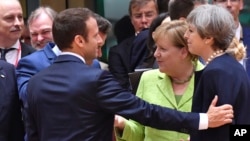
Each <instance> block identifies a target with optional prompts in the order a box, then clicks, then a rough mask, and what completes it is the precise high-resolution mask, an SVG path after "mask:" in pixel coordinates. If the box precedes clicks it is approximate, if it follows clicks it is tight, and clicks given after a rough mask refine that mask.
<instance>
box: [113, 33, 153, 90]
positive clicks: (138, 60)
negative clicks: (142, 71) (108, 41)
mask: <svg viewBox="0 0 250 141" xmlns="http://www.w3.org/2000/svg"><path fill="white" fill-rule="evenodd" d="M147 37H148V29H146V30H143V31H141V32H140V33H139V34H138V35H137V36H132V37H130V38H128V39H126V40H124V41H123V42H121V43H120V44H118V45H117V46H114V47H112V48H110V51H109V59H108V60H109V71H110V72H111V73H112V74H113V75H114V76H115V78H116V79H117V80H118V81H119V82H120V83H121V85H122V86H123V87H124V88H129V89H130V83H129V76H128V74H129V73H131V72H134V71H135V69H136V68H137V67H138V66H140V65H142V63H143V61H144V59H145V58H146V56H147V55H148V52H149V50H148V48H147Z"/></svg>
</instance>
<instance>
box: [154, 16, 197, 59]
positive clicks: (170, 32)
mask: <svg viewBox="0 0 250 141" xmlns="http://www.w3.org/2000/svg"><path fill="white" fill-rule="evenodd" d="M187 29H188V25H187V23H186V22H185V21H183V20H173V21H169V22H165V23H162V24H161V25H160V26H158V27H157V28H156V30H155V31H154V32H153V39H154V41H155V42H156V41H157V40H158V39H159V38H162V37H163V38H167V39H168V40H169V41H170V42H171V43H172V44H173V45H174V46H176V47H177V48H184V47H186V48H187V47H188V45H187V41H186V39H185V38H184V34H185V32H186V30H187ZM189 56H190V58H191V60H192V61H196V60H197V59H198V57H197V56H196V55H193V54H191V53H190V52H189Z"/></svg>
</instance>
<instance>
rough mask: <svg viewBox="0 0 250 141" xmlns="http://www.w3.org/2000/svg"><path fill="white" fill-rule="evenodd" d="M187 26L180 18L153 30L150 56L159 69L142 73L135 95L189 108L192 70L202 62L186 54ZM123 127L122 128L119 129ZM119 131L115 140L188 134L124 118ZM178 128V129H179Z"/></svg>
mask: <svg viewBox="0 0 250 141" xmlns="http://www.w3.org/2000/svg"><path fill="white" fill-rule="evenodd" d="M187 28H188V26H187V24H186V22H184V21H177V20H176V21H170V22H166V23H163V24H162V25H160V26H159V27H157V28H156V30H155V31H154V32H153V39H154V41H155V45H156V51H155V53H154V56H155V58H156V61H157V63H158V65H159V69H155V70H149V71H146V72H144V73H143V74H142V77H141V79H140V83H139V87H138V90H137V93H136V95H137V96H138V97H140V98H141V99H144V100H145V101H148V102H150V103H153V104H157V105H161V106H165V107H170V108H173V109H176V110H179V111H185V112H189V111H190V110H191V105H192V97H193V92H194V71H196V70H201V69H202V68H203V65H202V64H201V63H200V62H199V61H198V59H197V57H196V56H194V55H192V54H190V53H189V51H188V48H187V42H186V40H185V39H184V33H185V31H186V30H187ZM123 128H124V130H123ZM123 128H122V129H121V130H123V134H122V135H119V134H117V137H118V140H126V141H155V140H157V141H179V140H181V139H187V138H188V137H189V135H188V134H185V133H181V132H185V131H181V132H175V131H167V130H159V129H155V128H152V127H148V126H144V125H141V124H139V123H137V122H135V121H132V120H127V121H125V126H124V127H123ZM180 130H181V129H180Z"/></svg>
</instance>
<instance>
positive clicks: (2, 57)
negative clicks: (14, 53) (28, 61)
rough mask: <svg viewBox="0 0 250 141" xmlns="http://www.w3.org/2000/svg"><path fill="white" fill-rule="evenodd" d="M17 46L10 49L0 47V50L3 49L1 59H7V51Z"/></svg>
mask: <svg viewBox="0 0 250 141" xmlns="http://www.w3.org/2000/svg"><path fill="white" fill-rule="evenodd" d="M14 49H15V48H8V49H2V48H0V51H1V58H0V59H1V60H4V61H6V58H5V56H6V53H7V52H9V51H11V50H14Z"/></svg>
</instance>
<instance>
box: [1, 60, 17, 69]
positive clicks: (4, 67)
mask: <svg viewBox="0 0 250 141" xmlns="http://www.w3.org/2000/svg"><path fill="white" fill-rule="evenodd" d="M2 68H3V69H14V65H12V64H10V63H7V62H5V61H3V60H0V69H2Z"/></svg>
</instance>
